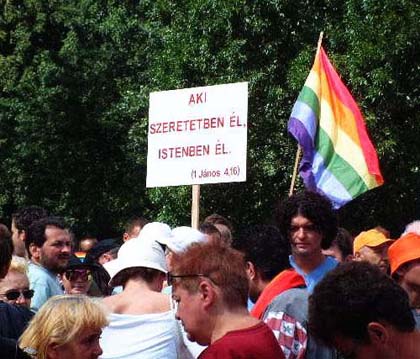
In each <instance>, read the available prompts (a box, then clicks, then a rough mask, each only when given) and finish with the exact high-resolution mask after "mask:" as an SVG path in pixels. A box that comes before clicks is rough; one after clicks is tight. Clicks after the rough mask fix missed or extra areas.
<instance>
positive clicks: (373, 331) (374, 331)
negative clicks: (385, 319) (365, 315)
mask: <svg viewBox="0 0 420 359" xmlns="http://www.w3.org/2000/svg"><path fill="white" fill-rule="evenodd" d="M367 332H368V335H369V339H370V341H371V342H372V343H373V344H376V345H381V346H383V345H384V344H386V343H388V342H389V339H390V338H389V332H388V329H387V327H386V326H384V325H382V324H381V323H378V322H371V323H369V324H368V327H367Z"/></svg>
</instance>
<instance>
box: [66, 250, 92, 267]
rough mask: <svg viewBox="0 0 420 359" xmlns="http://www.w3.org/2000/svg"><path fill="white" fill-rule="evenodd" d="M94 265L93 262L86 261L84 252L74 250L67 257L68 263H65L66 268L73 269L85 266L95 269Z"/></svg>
mask: <svg viewBox="0 0 420 359" xmlns="http://www.w3.org/2000/svg"><path fill="white" fill-rule="evenodd" d="M94 267H95V265H94V264H93V263H88V262H86V260H85V253H84V252H76V253H75V254H72V255H71V256H70V259H69V263H68V264H67V268H66V269H75V268H86V269H95V268H94Z"/></svg>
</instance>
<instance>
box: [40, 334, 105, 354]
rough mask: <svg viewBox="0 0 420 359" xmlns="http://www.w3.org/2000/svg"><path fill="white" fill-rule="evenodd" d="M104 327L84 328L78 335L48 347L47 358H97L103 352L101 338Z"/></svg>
mask: <svg viewBox="0 0 420 359" xmlns="http://www.w3.org/2000/svg"><path fill="white" fill-rule="evenodd" d="M101 334H102V329H100V328H99V329H98V328H96V329H84V330H82V331H81V332H80V333H79V334H77V335H76V337H75V338H74V339H73V340H72V341H70V342H68V343H66V344H64V345H60V346H56V345H54V344H52V345H50V346H49V347H48V349H47V359H76V358H77V359H97V358H98V357H99V356H100V355H101V354H102V349H101V347H100V345H99V338H100V336H101Z"/></svg>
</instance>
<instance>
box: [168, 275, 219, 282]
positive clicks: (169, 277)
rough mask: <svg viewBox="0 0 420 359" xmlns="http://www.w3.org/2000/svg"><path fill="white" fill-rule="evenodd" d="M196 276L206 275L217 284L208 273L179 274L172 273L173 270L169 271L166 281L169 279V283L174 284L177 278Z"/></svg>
mask: <svg viewBox="0 0 420 359" xmlns="http://www.w3.org/2000/svg"><path fill="white" fill-rule="evenodd" d="M194 277H205V278H207V279H210V281H212V282H213V283H214V284H216V283H215V282H214V280H212V279H211V278H210V276H208V275H207V274H179V275H175V274H172V273H171V272H168V274H167V275H166V281H167V283H168V285H173V283H174V279H175V278H194Z"/></svg>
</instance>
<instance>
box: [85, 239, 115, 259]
mask: <svg viewBox="0 0 420 359" xmlns="http://www.w3.org/2000/svg"><path fill="white" fill-rule="evenodd" d="M119 246H120V244H119V243H118V239H115V238H109V239H103V240H102V241H100V242H98V243H97V244H95V245H94V246H93V247H92V248H91V249H90V250H89V252H88V254H87V256H88V257H89V258H90V259H93V260H97V259H98V258H99V257H100V256H101V254H104V253H106V252H108V251H110V250H111V249H114V248H117V247H119Z"/></svg>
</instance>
